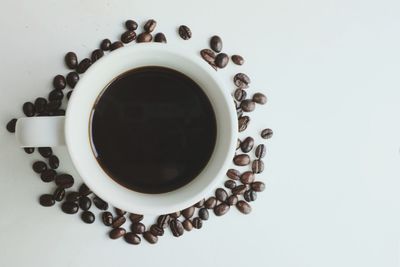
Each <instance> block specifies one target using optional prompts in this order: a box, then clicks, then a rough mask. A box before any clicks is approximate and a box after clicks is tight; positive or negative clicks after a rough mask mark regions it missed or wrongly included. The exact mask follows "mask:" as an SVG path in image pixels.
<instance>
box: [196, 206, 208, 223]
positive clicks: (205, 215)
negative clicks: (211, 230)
mask: <svg viewBox="0 0 400 267" xmlns="http://www.w3.org/2000/svg"><path fill="white" fill-rule="evenodd" d="M198 214H199V217H200V219H202V220H203V221H207V220H208V218H209V217H210V215H209V213H208V210H207V209H206V208H201V209H199V213H198ZM195 219H196V218H195ZM193 221H194V219H193Z"/></svg>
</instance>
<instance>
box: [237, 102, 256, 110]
mask: <svg viewBox="0 0 400 267" xmlns="http://www.w3.org/2000/svg"><path fill="white" fill-rule="evenodd" d="M240 107H241V109H242V110H243V111H244V112H252V111H254V109H255V108H256V103H255V102H253V101H252V100H250V99H245V100H243V101H242V103H240Z"/></svg>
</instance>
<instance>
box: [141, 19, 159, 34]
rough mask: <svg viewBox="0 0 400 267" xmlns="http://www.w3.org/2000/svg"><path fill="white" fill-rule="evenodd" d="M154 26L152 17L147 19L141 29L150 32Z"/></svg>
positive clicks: (155, 23) (155, 24) (154, 22)
mask: <svg viewBox="0 0 400 267" xmlns="http://www.w3.org/2000/svg"><path fill="white" fill-rule="evenodd" d="M156 26H157V22H156V21H155V20H154V19H149V20H148V21H147V22H146V23H145V24H144V26H143V29H144V30H145V31H146V32H148V33H150V32H152V31H154V29H155V28H156Z"/></svg>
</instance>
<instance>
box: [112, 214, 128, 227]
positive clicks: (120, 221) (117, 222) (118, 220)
mask: <svg viewBox="0 0 400 267" xmlns="http://www.w3.org/2000/svg"><path fill="white" fill-rule="evenodd" d="M125 222H126V218H125V217H124V216H118V217H117V218H114V221H113V223H112V225H111V226H112V227H113V228H119V227H121V226H122V225H123V224H124V223H125Z"/></svg>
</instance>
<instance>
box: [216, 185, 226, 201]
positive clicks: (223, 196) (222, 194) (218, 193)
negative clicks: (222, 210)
mask: <svg viewBox="0 0 400 267" xmlns="http://www.w3.org/2000/svg"><path fill="white" fill-rule="evenodd" d="M215 197H216V198H217V199H218V200H219V201H221V202H224V201H225V200H226V199H227V198H228V193H227V192H226V191H225V189H223V188H217V190H215Z"/></svg>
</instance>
